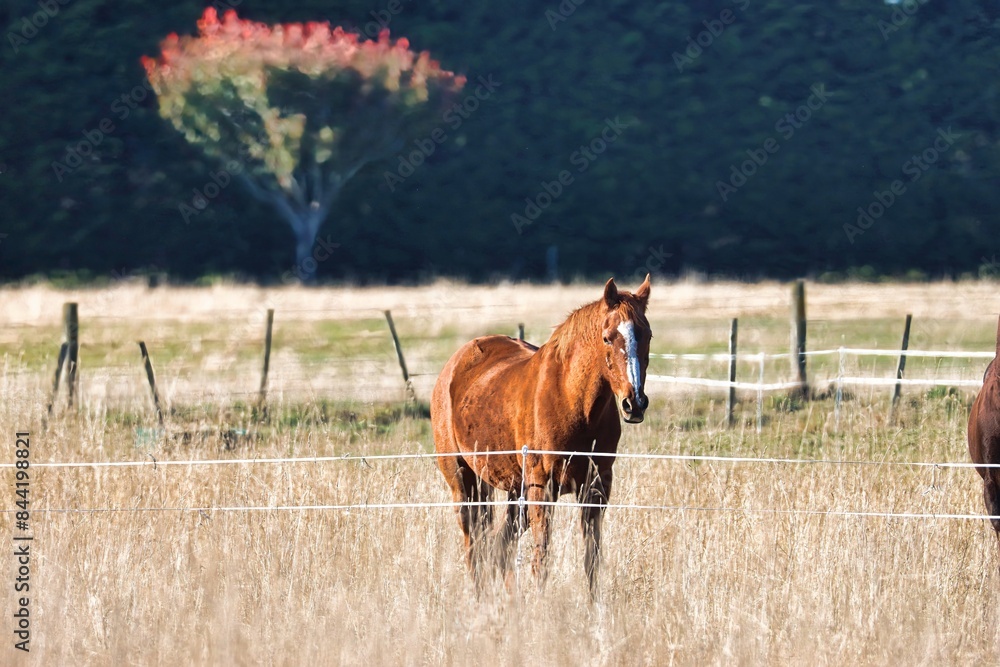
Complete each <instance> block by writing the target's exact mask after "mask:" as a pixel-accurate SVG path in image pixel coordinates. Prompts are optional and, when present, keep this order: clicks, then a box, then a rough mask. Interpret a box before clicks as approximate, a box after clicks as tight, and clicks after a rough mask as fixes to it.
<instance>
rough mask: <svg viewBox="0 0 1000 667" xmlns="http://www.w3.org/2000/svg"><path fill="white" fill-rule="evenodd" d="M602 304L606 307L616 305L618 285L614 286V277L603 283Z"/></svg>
mask: <svg viewBox="0 0 1000 667" xmlns="http://www.w3.org/2000/svg"><path fill="white" fill-rule="evenodd" d="M604 305H606V306H607V307H608V308H614V307H615V306H617V305H618V287H617V286H615V279H614V278H611V279H610V280H608V282H606V283H605V284H604Z"/></svg>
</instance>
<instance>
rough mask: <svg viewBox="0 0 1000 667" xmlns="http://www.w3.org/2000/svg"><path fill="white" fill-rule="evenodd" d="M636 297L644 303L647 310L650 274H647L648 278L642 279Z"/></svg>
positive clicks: (644, 308)
mask: <svg viewBox="0 0 1000 667" xmlns="http://www.w3.org/2000/svg"><path fill="white" fill-rule="evenodd" d="M635 298H637V299H638V300H639V303H640V304H642V309H643V311H645V310H646V304H647V303H649V274H648V273H647V274H646V279H645V280H643V281H642V284H641V285H639V289H637V290H636V291H635Z"/></svg>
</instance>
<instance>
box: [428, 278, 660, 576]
mask: <svg viewBox="0 0 1000 667" xmlns="http://www.w3.org/2000/svg"><path fill="white" fill-rule="evenodd" d="M649 289H650V287H649V276H646V279H645V281H643V283H642V285H641V286H640V287H639V289H637V290H636V291H635V293H634V294H630V293H628V292H619V291H618V288H617V287H616V286H615V281H614V279H613V278H612V279H611V280H609V281H608V282H607V284H606V285H605V286H604V295H603V297H602V298H601V299H599V300H597V301H595V302H593V303H590V304H587V305H585V306H582V307H581V308H578V309H577V310H576V311H574V312H573V313H572V314H570V316H569V317H568V318H567V319H566V321H565V322H563V323H562V324H560V325H559V326H557V327H556V328H555V331H554V332H553V333H552V336H551V337H550V338H549V340H548V342H547V343H545V344H544V345H542V346H541V347H535V346H534V345H530V344H528V343H525V342H523V341H519V340H515V339H513V338H509V337H507V336H484V337H482V338H476V339H475V340H473V341H470V342H468V343H466V344H465V345H463V346H462V347H461V348H460V349H459V350H458V351H457V352H456V353H455V354H454V355H453V356H452V358H451V359H450V360H449V361H448V363H447V365H446V366H445V367H444V370H443V371H441V375H440V376H439V377H438V380H437V383H436V384H435V385H434V395H433V398H432V400H431V422H432V425H433V428H434V446H435V448H436V450H437V452H438V453H440V454H449V456H440V457H438V459H437V463H438V467H439V468H440V469H441V472H442V473H443V474H444V477H445V480H446V481H447V482H448V486H450V487H451V493H452V497H453V498H454V500H455V502H461V503H469V502H483V501H489V500H490V499H491V498H492V495H493V488H497V489H500V490H502V491H506V492H507V498H508V500H510V501H516V500H517V499H518V498H519V497H520V495H521V493H522V490H523V492H524V494H525V497H526V500H527V501H528V503H529V504H528V505H527V512H526V513H527V519H528V525H529V526H530V528H531V532H532V536H533V537H534V542H535V547H534V553H533V557H532V564H531V565H532V568H531V569H532V572H533V573H534V574H535V576H536V577H537V578H538V580H539V582H542V581H544V579H545V560H546V551H547V548H548V544H549V517H550V515H551V510H552V507H551V505H540V504H530V503H538V502H546V501H554V500H555V499H557V498H558V497H559V496H560V495H562V494H563V493H575V494H576V497H577V499H578V500H579V501H580V502H581V503H587V504H588V505H594V506H593V507H585V508H583V510H582V516H581V528H582V530H583V541H584V569H585V571H586V573H587V576H588V578H589V582H590V592H591V595H596V591H597V570H598V565H599V561H600V555H601V522H602V519H603V516H604V506H605V505H606V504H607V502H608V497H609V496H610V494H611V482H612V472H611V467H612V465H613V464H614V461H615V457H614V456H591V455H590V454H591V453H593V452H601V453H609V454H614V453H615V452H616V451H617V450H618V440H619V438H620V437H621V423H620V422H619V415H620V416H621V418H622V419H624V420H625V421H626V422H628V423H631V424H638V423H639V422H641V421H642V419H643V413H644V412H645V410H646V406H647V405H648V404H649V399H648V398H647V397H646V394H645V393H644V392H643V381H644V380H645V378H646V366H647V365H648V363H649V340H650V338H651V337H652V333H651V332H650V328H649V322H648V321H647V320H646V304H647V302H648V301H649ZM525 446H527V447H528V449H529V450H538V451H546V452H553V454H551V455H549V454H528V455H527V456H522V455H521V454H519V453H518V454H499V455H495V456H494V455H479V456H477V455H476V452H490V451H500V452H502V451H517V450H521V449H522V448H523V447H525ZM564 452H568V453H570V455H568V456H567V455H564V454H563V453H564ZM522 471H523V474H522ZM518 518H519V509H518V506H517V505H516V504H515V503H514V502H512V503H511V504H508V506H507V511H506V518H505V520H504V521H503V522H502V523H501V524H500V525H499V526H497V528H496V529H495V530H493V531H491V530H490V527H491V525H492V523H493V512H492V507H491V506H488V505H463V506H461V507H459V508H458V520H459V525H460V526H461V528H462V532H463V533H464V536H465V556H466V560H467V561H468V564H469V568H470V569H471V571H472V575H473V579H474V580H475V582H476V584H477V587H480V586H481V584H482V581H483V576H484V572H483V571H482V570H483V568H484V566H485V563H484V561H485V560H486V556H487V554H488V553H489V552H490V551H491V550H492V552H493V557H494V559H495V563H496V565H497V567H498V568H499V570H500V573H501V575H502V576H504V577H506V578H507V582H508V585H509V584H510V583H511V580H510V574H511V568H510V565H511V556H512V554H513V552H514V550H515V549H516V543H517V537H518V536H519V535H520V534H521V531H522V530H523V529H524V527H523V526H522V525H521V524H520V522H519V521H518Z"/></svg>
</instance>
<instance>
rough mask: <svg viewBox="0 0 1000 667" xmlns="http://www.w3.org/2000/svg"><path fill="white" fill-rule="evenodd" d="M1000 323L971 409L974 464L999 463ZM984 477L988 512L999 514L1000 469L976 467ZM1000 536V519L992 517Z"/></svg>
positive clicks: (971, 441)
mask: <svg viewBox="0 0 1000 667" xmlns="http://www.w3.org/2000/svg"><path fill="white" fill-rule="evenodd" d="M997 359H1000V322H998V323H997V355H996V357H994V358H993V361H991V362H990V365H989V366H987V367H986V373H985V374H984V375H983V388H982V389H980V390H979V395H978V396H976V400H975V401H974V402H973V404H972V410H971V411H970V412H969V454H970V455H971V457H972V462H973V463H986V464H993V465H997V464H1000V363H998V362H997ZM976 471H977V472H978V473H979V475H980V476H981V477H982V478H983V499H984V500H985V501H986V511H987V512H988V513H989V515H990V516H992V517H1000V468H976ZM990 522H991V523H992V524H993V530H994V531H996V534H997V538H998V539H1000V519H990Z"/></svg>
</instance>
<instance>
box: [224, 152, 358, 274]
mask: <svg viewBox="0 0 1000 667" xmlns="http://www.w3.org/2000/svg"><path fill="white" fill-rule="evenodd" d="M352 173H353V172H352ZM243 181H244V183H246V184H247V187H249V188H250V191H251V192H252V193H253V194H254V196H255V197H257V198H258V199H260V200H262V201H266V202H268V203H270V204H271V205H272V206H274V208H275V210H276V211H277V212H278V214H279V215H281V217H282V218H284V219H285V222H287V223H288V225H289V226H290V227H291V228H292V233H293V234H295V266H294V267H293V269H292V273H293V274H294V275H295V276H296V277H297V278H298V279H299V280H301V281H302V283H303V284H310V283H312V282H314V281H315V280H316V269H317V268H318V267H319V261H318V260H317V257H316V256H315V255H314V254H313V251H314V247H313V246H314V245H315V243H316V235H317V234H319V228H320V227H321V226H322V224H323V221H324V220H326V216H327V214H328V213H329V212H330V205H331V204H332V203H333V200H334V199H335V198H336V196H337V194H338V193H339V191H340V186H339V182H338V183H336V184H333V185H328V187H327V191H326V195H325V196H324V197H323V198H322V201H314V202H310V203H309V204H307V205H304V204H302V203H301V202H293V201H291V200H290V198H289V197H288V196H287V195H286V194H284V193H281V192H276V191H274V190H267V189H265V188H262V187H260V186H258V185H257V184H256V183H254V182H253V180H251V179H250V178H249V177H248V176H246V175H244V176H243ZM321 257H322V258H323V260H325V259H327V258H328V257H329V253H328V252H325V253H323V254H322V255H321Z"/></svg>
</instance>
